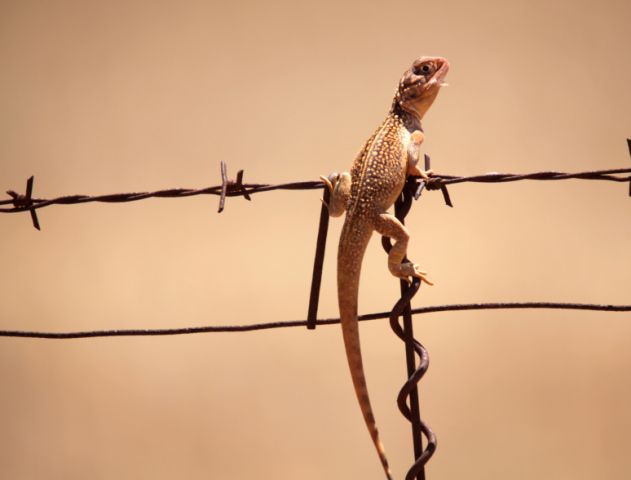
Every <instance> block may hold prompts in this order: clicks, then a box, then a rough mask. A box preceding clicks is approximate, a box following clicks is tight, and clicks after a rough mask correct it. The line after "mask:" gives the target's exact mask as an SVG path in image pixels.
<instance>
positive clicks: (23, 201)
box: [7, 176, 41, 230]
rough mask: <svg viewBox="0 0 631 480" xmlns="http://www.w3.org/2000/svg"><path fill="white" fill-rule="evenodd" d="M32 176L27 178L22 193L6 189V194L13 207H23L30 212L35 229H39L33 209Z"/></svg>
mask: <svg viewBox="0 0 631 480" xmlns="http://www.w3.org/2000/svg"><path fill="white" fill-rule="evenodd" d="M34 180H35V179H34V177H32V176H31V177H29V179H28V180H27V181H26V193H25V194H24V195H22V194H21V193H17V192H15V191H13V190H7V194H9V196H10V197H11V199H12V200H11V203H13V206H14V207H15V208H19V209H24V210H27V209H28V211H29V212H30V214H31V221H32V222H33V226H34V227H35V228H36V229H37V230H41V228H40V226H39V219H38V218H37V213H36V212H35V209H34V208H33V182H34Z"/></svg>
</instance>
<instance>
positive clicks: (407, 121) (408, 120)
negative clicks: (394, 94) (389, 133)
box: [390, 98, 423, 133]
mask: <svg viewBox="0 0 631 480" xmlns="http://www.w3.org/2000/svg"><path fill="white" fill-rule="evenodd" d="M390 115H396V116H397V117H399V118H400V119H401V120H402V121H403V126H405V128H406V130H407V131H408V132H410V133H412V132H414V131H415V130H420V131H421V132H422V131H423V127H422V126H421V119H420V118H418V116H417V115H415V114H414V113H412V112H410V111H409V110H406V109H404V108H403V107H402V106H401V103H400V102H398V101H397V99H396V98H395V99H394V102H392V108H391V109H390Z"/></svg>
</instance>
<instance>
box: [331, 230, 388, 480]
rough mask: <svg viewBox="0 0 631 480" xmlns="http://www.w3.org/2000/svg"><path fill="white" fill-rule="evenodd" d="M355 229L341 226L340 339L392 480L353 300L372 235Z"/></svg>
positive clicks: (374, 442) (338, 270)
mask: <svg viewBox="0 0 631 480" xmlns="http://www.w3.org/2000/svg"><path fill="white" fill-rule="evenodd" d="M354 227H355V228H354ZM357 227H359V226H357V225H355V226H351V225H344V228H343V230H342V236H341V239H340V247H339V251H338V268H337V286H338V301H339V307H340V320H341V324H342V335H343V337H344V347H345V349H346V358H347V360H348V366H349V368H350V372H351V377H352V380H353V386H354V388H355V394H356V395H357V401H358V402H359V406H360V408H361V412H362V415H363V417H364V422H365V423H366V427H368V431H369V433H370V437H371V438H372V441H373V444H374V445H375V448H376V449H377V454H378V455H379V460H380V461H381V465H382V467H383V470H384V472H385V474H386V477H387V479H388V480H392V472H391V471H390V467H389V465H388V459H387V457H386V452H385V449H384V446H383V443H382V442H381V440H380V438H379V431H378V430H377V423H376V421H375V416H374V414H373V411H372V406H371V404H370V397H369V396H368V386H367V384H366V375H365V374H364V366H363V362H362V354H361V347H360V341H359V328H358V321H357V303H358V302H357V297H358V293H359V277H360V271H361V264H362V259H363V256H364V252H365V251H366V247H367V245H368V240H370V236H371V234H372V231H371V229H369V228H365V227H364V228H361V227H359V228H357ZM351 230H354V231H351ZM345 236H346V237H347V238H348V239H351V238H352V240H353V241H352V242H348V241H345V239H344V237H345Z"/></svg>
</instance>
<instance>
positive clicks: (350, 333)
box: [320, 57, 449, 480]
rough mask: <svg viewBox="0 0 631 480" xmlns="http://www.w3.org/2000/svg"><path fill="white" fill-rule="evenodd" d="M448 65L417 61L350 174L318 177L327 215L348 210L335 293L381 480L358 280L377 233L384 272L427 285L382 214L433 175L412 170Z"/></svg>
mask: <svg viewBox="0 0 631 480" xmlns="http://www.w3.org/2000/svg"><path fill="white" fill-rule="evenodd" d="M448 70H449V63H448V62H447V60H445V59H444V58H440V57H421V58H419V59H417V60H415V61H414V63H413V64H412V66H411V67H410V69H409V70H407V71H406V72H405V73H404V74H403V77H402V78H401V81H400V82H399V87H398V89H397V92H396V95H395V97H394V100H393V102H392V108H391V110H390V112H389V113H388V116H387V117H386V119H385V120H384V122H383V123H382V124H381V126H380V127H379V128H378V129H377V131H376V132H375V133H374V134H373V136H372V137H370V138H369V139H368V141H367V142H366V144H365V145H364V147H363V148H362V150H361V151H360V153H359V155H358V156H357V158H356V159H355V161H354V163H353V165H352V167H351V172H350V174H349V173H342V174H339V175H338V174H332V175H331V176H330V177H329V178H327V177H320V178H321V179H322V181H323V182H324V183H325V184H326V186H327V187H328V188H329V190H330V191H331V199H330V201H329V204H328V208H329V214H330V215H331V216H339V215H341V214H342V213H343V212H344V211H345V210H346V219H345V221H344V226H343V228H342V234H341V236H340V243H339V248H338V254H337V291H338V302H339V307H340V318H341V323H342V334H343V337H344V346H345V348H346V357H347V359H348V365H349V367H350V371H351V377H352V380H353V386H354V387H355V393H356V395H357V400H358V401H359V406H360V408H361V411H362V414H363V417H364V421H365V423H366V426H367V427H368V431H369V432H370V436H371V438H372V441H373V443H374V445H375V448H376V449H377V453H378V454H379V459H380V460H381V464H382V466H383V469H384V472H385V473H386V477H387V478H388V479H389V480H392V473H391V472H390V468H389V466H388V460H387V458H386V453H385V450H384V447H383V444H382V443H381V440H380V439H379V432H378V430H377V424H376V422H375V417H374V415H373V412H372V407H371V405H370V399H369V397H368V388H367V386H366V376H365V374H364V367H363V364H362V355H361V349H360V342H359V329H358V322H357V297H358V292H359V277H360V271H361V265H362V259H363V257H364V252H365V251H366V247H367V245H368V241H369V240H370V237H371V235H372V233H373V231H376V232H377V233H379V234H380V235H385V236H388V237H390V238H392V239H393V240H394V245H393V247H392V249H391V250H390V253H389V255H388V268H389V269H390V272H391V273H392V274H393V275H394V276H395V277H398V278H404V279H408V280H409V279H410V277H418V278H420V279H421V281H424V282H426V283H428V284H429V285H432V282H431V281H429V279H428V278H427V276H426V275H427V274H426V273H425V272H422V271H420V269H419V267H418V265H415V264H412V263H410V262H405V263H402V261H403V259H404V258H405V255H406V252H407V244H408V238H409V234H408V230H407V229H406V228H405V226H404V225H403V224H401V222H399V220H397V219H396V217H394V216H393V215H391V214H389V213H387V212H386V211H387V210H388V208H390V207H391V206H392V205H393V203H394V202H395V200H396V199H397V198H398V196H399V195H400V194H401V190H402V189H403V185H404V183H405V180H406V177H407V176H408V175H415V176H423V177H425V178H427V175H428V174H431V172H423V171H422V170H420V169H419V168H418V167H417V163H418V160H419V152H420V145H421V143H422V142H423V138H424V136H423V133H422V129H421V119H422V118H423V116H424V115H425V113H426V112H427V110H428V109H429V107H430V106H431V105H432V103H433V101H434V99H435V98H436V96H437V95H438V92H439V90H440V87H441V86H443V85H444V82H443V81H444V78H445V75H446V74H447V71H448Z"/></svg>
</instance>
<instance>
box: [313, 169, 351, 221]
mask: <svg viewBox="0 0 631 480" xmlns="http://www.w3.org/2000/svg"><path fill="white" fill-rule="evenodd" d="M320 180H322V182H323V183H324V185H325V186H326V188H328V189H329V193H330V194H331V196H330V198H329V203H328V204H327V208H328V209H329V215H330V216H332V217H339V216H340V215H342V214H343V213H344V212H345V211H346V205H348V199H349V198H350V196H351V174H350V173H348V172H343V173H332V174H331V175H329V176H328V177H325V176H324V175H320Z"/></svg>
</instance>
